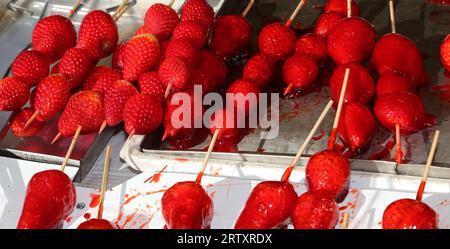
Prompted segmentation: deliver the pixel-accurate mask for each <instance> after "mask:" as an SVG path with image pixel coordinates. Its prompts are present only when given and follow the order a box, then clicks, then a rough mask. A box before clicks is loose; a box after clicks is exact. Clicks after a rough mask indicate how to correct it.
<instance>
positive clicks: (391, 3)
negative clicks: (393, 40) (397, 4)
mask: <svg viewBox="0 0 450 249" xmlns="http://www.w3.org/2000/svg"><path fill="white" fill-rule="evenodd" d="M389 15H390V18H391V32H392V34H395V33H396V29H395V9H394V0H389Z"/></svg>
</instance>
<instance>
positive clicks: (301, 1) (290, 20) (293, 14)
mask: <svg viewBox="0 0 450 249" xmlns="http://www.w3.org/2000/svg"><path fill="white" fill-rule="evenodd" d="M305 1H306V0H300V2H299V3H298V5H297V7H296V8H295V10H294V12H292V15H291V16H290V17H289V19H288V20H287V21H286V23H285V24H286V26H288V27H289V26H291V24H292V21H294V19H295V17H296V16H297V15H298V13H299V12H300V10H301V9H302V8H303V6H305Z"/></svg>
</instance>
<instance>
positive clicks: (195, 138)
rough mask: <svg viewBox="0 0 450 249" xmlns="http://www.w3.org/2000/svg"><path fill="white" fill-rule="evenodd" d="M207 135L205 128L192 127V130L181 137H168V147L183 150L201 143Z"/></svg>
mask: <svg viewBox="0 0 450 249" xmlns="http://www.w3.org/2000/svg"><path fill="white" fill-rule="evenodd" d="M207 137H208V130H207V129H194V131H193V132H192V133H191V134H190V135H188V136H183V137H174V138H169V145H170V149H172V150H185V149H189V148H192V147H194V146H196V145H199V144H201V143H202V142H203V141H205V139H206V138H207Z"/></svg>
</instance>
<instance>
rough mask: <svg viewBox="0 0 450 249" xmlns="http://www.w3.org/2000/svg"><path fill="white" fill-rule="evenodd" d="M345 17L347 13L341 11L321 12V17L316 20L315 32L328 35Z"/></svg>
mask: <svg viewBox="0 0 450 249" xmlns="http://www.w3.org/2000/svg"><path fill="white" fill-rule="evenodd" d="M345 17H346V15H344V14H341V13H339V12H328V13H323V14H321V15H320V16H319V19H317V21H316V26H314V33H316V34H317V35H321V36H324V37H327V36H328V33H329V32H330V30H332V29H333V27H334V26H336V24H337V23H338V22H339V21H341V20H342V19H344V18H345Z"/></svg>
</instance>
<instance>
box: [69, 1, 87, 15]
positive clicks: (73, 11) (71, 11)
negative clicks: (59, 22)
mask: <svg viewBox="0 0 450 249" xmlns="http://www.w3.org/2000/svg"><path fill="white" fill-rule="evenodd" d="M82 4H83V0H77V1H76V2H75V4H74V5H73V7H72V9H71V10H70V11H69V15H67V17H68V18H69V19H70V18H71V17H72V16H73V15H75V13H76V12H77V10H78V8H80V7H81V5H82Z"/></svg>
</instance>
